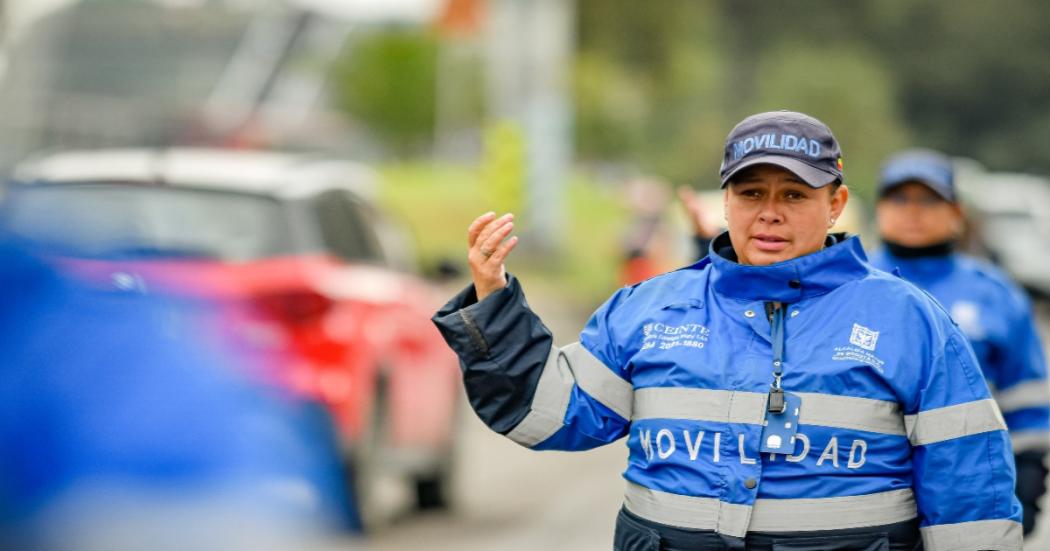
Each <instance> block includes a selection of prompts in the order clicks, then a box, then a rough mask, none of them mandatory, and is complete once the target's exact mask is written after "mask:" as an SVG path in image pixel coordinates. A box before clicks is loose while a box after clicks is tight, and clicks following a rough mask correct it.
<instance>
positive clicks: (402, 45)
mask: <svg viewBox="0 0 1050 551" xmlns="http://www.w3.org/2000/svg"><path fill="white" fill-rule="evenodd" d="M438 48H439V43H438V38H437V37H436V36H435V35H434V34H433V33H431V32H427V31H419V30H406V29H398V30H393V31H383V32H377V33H375V34H373V35H371V36H367V37H364V38H361V39H358V40H354V41H351V43H350V46H349V50H348V52H347V54H346V55H344V56H342V57H341V58H340V59H339V61H338V62H337V63H336V67H335V70H334V75H335V88H336V100H337V102H338V105H339V106H340V107H341V108H343V109H344V110H346V111H347V112H348V113H350V114H351V115H352V116H353V117H354V118H355V119H357V120H358V121H360V122H362V123H363V124H365V125H366V126H367V127H368V128H369V129H370V130H371V131H372V132H374V133H375V134H376V135H377V136H378V137H380V138H381V139H382V140H383V141H384V143H386V144H387V145H388V146H389V147H391V149H392V150H394V151H395V152H396V153H399V154H403V155H408V154H413V153H418V152H420V151H421V150H422V149H423V148H425V147H427V146H429V145H430V143H431V139H432V137H433V131H434V113H435V104H434V102H435V86H436V77H437V56H438Z"/></svg>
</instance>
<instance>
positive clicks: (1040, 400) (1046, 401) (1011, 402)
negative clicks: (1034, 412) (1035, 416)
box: [995, 379, 1050, 413]
mask: <svg viewBox="0 0 1050 551" xmlns="http://www.w3.org/2000/svg"><path fill="white" fill-rule="evenodd" d="M995 401H996V403H998V404H999V409H1001V410H1002V411H1003V413H1009V412H1011V411H1017V410H1021V409H1027V408H1034V407H1046V406H1048V405H1050V383H1048V382H1047V381H1045V380H1042V379H1040V380H1038V381H1027V382H1024V383H1021V384H1018V385H1014V386H1012V387H1010V388H1008V389H1006V390H1000V391H997V392H996V394H995Z"/></svg>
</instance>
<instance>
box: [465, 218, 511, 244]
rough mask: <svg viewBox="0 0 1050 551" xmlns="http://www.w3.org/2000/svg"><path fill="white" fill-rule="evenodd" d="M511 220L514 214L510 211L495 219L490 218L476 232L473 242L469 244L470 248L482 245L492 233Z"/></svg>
mask: <svg viewBox="0 0 1050 551" xmlns="http://www.w3.org/2000/svg"><path fill="white" fill-rule="evenodd" d="M512 220H514V215H513V214H510V213H507V214H504V215H503V216H500V217H499V218H496V219H495V220H490V221H489V222H488V223H487V224H485V225H484V226H483V227H482V228H481V231H480V232H478V237H477V239H475V240H474V244H473V245H471V248H475V247H477V246H479V245H483V244H484V243H485V242H486V241H488V238H489V237H491V236H492V234H493V233H495V232H496V231H498V230H499V229H500V228H502V227H503V226H504V225H505V224H507V223H508V222H511V221H512ZM486 250H487V249H486Z"/></svg>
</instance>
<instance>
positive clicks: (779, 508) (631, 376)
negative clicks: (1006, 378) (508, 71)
mask: <svg viewBox="0 0 1050 551" xmlns="http://www.w3.org/2000/svg"><path fill="white" fill-rule="evenodd" d="M720 176H721V181H722V186H723V188H725V195H724V197H725V199H724V200H725V210H726V219H727V222H728V227H729V231H728V232H726V233H723V234H721V235H719V236H718V237H717V238H715V240H714V241H713V242H712V244H711V252H710V254H709V255H708V256H707V257H706V258H704V259H703V260H702V261H700V262H698V263H696V264H694V265H692V266H689V267H687V268H683V269H681V270H677V271H674V272H670V273H668V274H664V275H660V276H657V277H654V278H652V279H649V280H647V281H645V282H643V283H640V284H638V285H635V286H633V287H626V288H623V289H621V290H620V291H618V292H616V293H615V294H614V295H613V297H612V298H611V299H609V301H608V302H606V303H605V304H604V305H603V306H602V307H601V308H599V309H598V311H597V312H596V313H595V314H594V316H593V317H592V318H591V320H590V321H589V322H588V324H587V326H586V328H585V329H584V330H583V332H582V334H581V335H580V342H577V343H573V344H569V345H567V346H565V347H560V348H559V347H557V346H555V345H554V340H553V338H552V336H551V334H550V332H549V331H548V330H547V328H546V327H545V326H544V325H543V323H542V321H541V320H540V319H539V318H538V317H537V316H536V314H535V313H533V312H532V310H530V309H529V306H528V304H527V302H526V301H525V295H524V292H523V290H522V287H521V283H520V282H519V281H518V280H517V279H516V278H514V277H513V276H509V275H507V274H506V272H505V269H504V259H506V258H507V255H508V254H510V252H511V250H512V249H513V248H514V246H515V244H516V243H517V238H516V237H509V238H508V236H509V235H510V232H511V230H512V228H513V222H512V217H511V216H510V215H506V216H502V217H499V218H496V217H495V215H494V214H493V213H488V214H485V215H482V216H481V217H479V218H478V219H477V220H475V221H474V223H473V224H471V226H470V228H469V229H468V246H469V252H468V260H469V262H470V266H471V271H472V275H473V280H474V282H473V285H471V286H469V287H468V288H467V289H465V290H464V291H463V292H461V293H460V294H459V295H458V296H456V297H454V298H453V299H452V301H450V302H449V303H448V304H447V305H446V306H445V307H444V308H443V309H442V310H441V311H439V312H438V313H437V314H436V315H435V316H434V321H435V323H436V324H437V325H438V327H439V329H440V330H441V331H442V333H443V335H444V336H445V338H446V340H447V341H448V343H449V345H450V346H451V347H452V348H453V349H455V350H456V352H457V353H458V354H459V357H460V359H461V361H462V365H463V369H464V381H465V384H466V388H467V394H468V397H469V399H470V403H471V405H472V407H473V408H474V410H475V412H476V413H477V414H478V416H479V417H480V418H481V419H482V420H483V421H484V422H485V423H487V424H488V425H489V427H491V428H492V429H493V430H494V431H496V432H498V433H501V434H504V435H506V436H507V437H509V438H510V439H512V440H514V441H515V442H518V443H519V444H521V445H523V446H526V447H528V448H531V449H536V450H554V449H556V450H586V449H590V448H594V447H597V446H601V445H605V444H608V443H610V442H614V441H616V440H619V439H620V438H624V437H627V439H628V440H627V447H628V450H629V459H628V465H627V470H626V471H625V473H624V477H625V478H626V479H627V489H626V495H625V499H624V506H623V508H622V509H621V511H620V515H619V517H618V519H617V523H616V534H615V536H614V542H615V543H614V546H615V548H616V549H619V550H625V551H627V550H630V551H633V550H656V549H661V550H682V549H763V550H769V549H777V550H788V549H790V550H796V551H797V550H829V549H840V550H841V549H872V550H875V549H902V550H903V549H908V550H912V549H916V548H918V547H919V546H921V545H925V548H926V549H928V550H931V551H935V550H940V549H944V550H948V549H951V550H953V551H960V550H961V551H965V550H978V549H1010V550H1020V549H1021V545H1022V543H1021V540H1022V538H1021V524H1020V519H1021V507H1020V505H1019V504H1018V502H1017V499H1016V497H1015V496H1014V495H1013V489H1014V484H1015V480H1014V466H1013V460H1012V457H1011V456H1010V445H1009V437H1008V435H1007V433H1006V426H1005V424H1004V423H1003V420H1002V416H1001V414H1000V413H999V409H998V408H997V407H996V405H995V403H994V401H992V399H991V396H990V393H989V390H988V387H987V385H986V384H985V383H984V379H983V378H982V377H981V373H980V370H979V368H978V367H977V362H976V359H975V358H974V356H973V352H972V350H971V349H970V347H969V345H968V344H967V342H966V337H965V336H964V335H963V334H962V332H961V331H959V329H958V328H957V327H956V326H955V325H954V324H953V323H952V322H951V320H950V319H949V317H948V316H947V314H945V313H944V311H943V310H942V309H941V308H940V307H939V306H938V305H937V304H936V302H935V301H934V300H933V299H932V298H930V297H929V296H928V295H926V294H925V293H923V292H921V291H920V290H919V289H917V288H916V287H915V286H913V285H911V284H908V283H907V282H905V281H902V280H901V279H899V278H897V277H894V276H891V275H889V274H886V273H885V272H882V271H879V270H876V269H874V268H873V267H872V266H871V265H870V264H869V263H868V261H867V259H866V257H865V255H864V251H863V249H862V247H861V244H860V241H859V240H858V239H857V238H856V237H852V238H851V237H847V236H846V235H844V234H832V235H829V234H828V229H829V228H830V227H831V226H832V225H834V223H835V220H836V218H837V217H838V216H839V215H840V214H841V213H842V210H843V208H844V207H845V205H846V202H847V200H848V197H849V192H848V191H847V189H846V187H845V186H844V185H843V173H842V159H841V153H840V150H839V146H838V143H837V141H836V140H835V138H834V136H833V135H832V134H831V130H830V129H828V127H827V126H825V125H824V124H823V123H821V122H820V121H818V120H816V119H814V118H812V117H809V116H807V115H803V114H801V113H793V112H787V111H779V112H771V113H761V114H758V115H754V116H751V117H748V118H747V119H745V120H744V121H742V122H741V123H740V124H738V125H737V126H736V127H735V128H734V129H733V130H732V131H731V132H730V134H729V136H728V138H727V140H726V144H725V150H724V156H723V162H722V168H721V171H720ZM551 497H552V499H557V496H551Z"/></svg>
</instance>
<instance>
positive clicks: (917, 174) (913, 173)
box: [879, 149, 956, 203]
mask: <svg viewBox="0 0 1050 551" xmlns="http://www.w3.org/2000/svg"><path fill="white" fill-rule="evenodd" d="M908 182H919V183H922V184H925V185H926V187H928V188H930V189H932V190H933V192H934V193H936V194H937V195H940V196H941V198H942V199H944V200H945V201H950V202H953V203H954V202H955V201H956V195H955V170H954V169H953V168H952V161H951V159H949V158H948V157H946V156H944V155H942V154H940V153H937V152H936V151H930V150H928V149H909V150H907V151H902V152H900V153H898V154H896V155H894V156H892V157H890V158H889V159H888V160H887V161H886V163H885V164H883V165H882V177H881V178H880V179H879V197H883V196H885V195H886V194H887V193H889V192H890V190H892V189H893V188H895V187H897V186H899V185H901V184H905V183H908Z"/></svg>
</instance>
